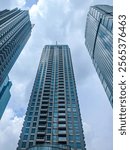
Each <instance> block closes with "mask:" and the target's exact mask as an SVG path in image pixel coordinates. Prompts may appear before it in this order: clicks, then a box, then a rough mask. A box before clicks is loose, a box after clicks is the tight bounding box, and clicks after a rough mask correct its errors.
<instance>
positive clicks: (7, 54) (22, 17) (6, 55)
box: [0, 8, 32, 109]
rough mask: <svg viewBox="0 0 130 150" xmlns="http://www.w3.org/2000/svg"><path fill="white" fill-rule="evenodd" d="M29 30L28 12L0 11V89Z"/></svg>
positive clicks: (17, 10) (29, 32)
mask: <svg viewBox="0 0 130 150" xmlns="http://www.w3.org/2000/svg"><path fill="white" fill-rule="evenodd" d="M31 29H32V25H31V22H30V18H29V14H28V11H25V10H20V9H17V8H15V9H13V10H3V11H0V88H2V84H3V82H4V81H5V79H6V78H7V76H8V73H9V71H10V70H11V68H12V66H13V65H14V63H15V61H16V60H17V58H18V56H19V54H20V52H21V51H22V49H23V47H24V46H25V44H26V42H27V41H28V39H29V37H30V34H31ZM2 91H4V89H3V90H2ZM9 97H10V96H8V98H9ZM5 101H6V100H5ZM5 103H6V102H5ZM5 103H4V104H5ZM2 108H3V106H2V103H1V104H0V109H2ZM4 108H5V106H4Z"/></svg>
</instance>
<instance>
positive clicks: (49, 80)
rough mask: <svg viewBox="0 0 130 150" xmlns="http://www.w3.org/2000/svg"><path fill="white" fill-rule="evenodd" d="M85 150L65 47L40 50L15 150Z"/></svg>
mask: <svg viewBox="0 0 130 150" xmlns="http://www.w3.org/2000/svg"><path fill="white" fill-rule="evenodd" d="M26 149H29V150H37V149H39V150H40V149H50V150H51V149H57V150H58V149H59V150H60V149H65V150H69V149H71V150H85V142H84V135H83V129H82V123H81V115H80V110H79V104H78V98H77V92H76V85H75V80H74V73H73V67H72V61H71V54H70V49H69V47H68V46H67V45H46V46H45V47H44V49H43V52H42V56H41V60H40V64H39V68H38V71H37V75H36V79H35V82H34V86H33V90H32V94H31V97H30V101H29V105H28V109H27V112H26V117H25V121H24V125H23V128H22V133H21V135H20V140H19V143H18V148H17V150H26Z"/></svg>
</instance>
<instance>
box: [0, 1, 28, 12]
mask: <svg viewBox="0 0 130 150" xmlns="http://www.w3.org/2000/svg"><path fill="white" fill-rule="evenodd" d="M25 4H26V0H13V1H12V0H3V1H0V10H3V9H13V8H16V7H18V8H22V7H23V6H24V5H25Z"/></svg>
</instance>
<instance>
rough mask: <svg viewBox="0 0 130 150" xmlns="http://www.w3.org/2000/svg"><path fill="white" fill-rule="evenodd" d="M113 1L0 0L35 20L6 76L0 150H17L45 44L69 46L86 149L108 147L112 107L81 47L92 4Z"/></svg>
mask: <svg viewBox="0 0 130 150" xmlns="http://www.w3.org/2000/svg"><path fill="white" fill-rule="evenodd" d="M95 4H110V5H112V0H104V1H103V0H39V1H38V0H0V10H2V9H6V8H8V9H12V8H15V7H19V8H22V9H29V12H30V17H31V22H32V23H33V24H35V26H34V28H33V30H32V34H31V37H30V39H29V41H28V43H27V44H26V46H25V47H24V49H23V51H22V52H21V54H20V56H19V58H18V59H17V61H16V63H15V65H14V66H13V68H12V70H11V72H10V74H9V76H10V80H11V81H12V83H13V85H12V87H11V99H10V101H9V103H8V106H7V108H6V111H5V113H4V115H3V117H2V120H1V121H0V150H15V149H16V147H17V143H18V140H19V135H20V132H21V128H22V124H23V119H24V115H25V112H26V109H27V104H28V101H29V97H30V94H31V90H32V86H33V82H34V78H35V75H36V71H37V68H38V64H39V60H40V55H41V52H42V49H43V47H44V45H46V44H55V43H56V41H58V44H68V45H69V47H70V49H71V54H72V61H73V67H74V73H75V79H76V84H77V92H78V97H79V103H80V111H81V115H82V121H83V125H84V134H85V141H86V145H87V149H88V150H112V149H113V148H112V108H111V105H110V103H109V101H108V98H107V96H106V94H105V92H104V89H103V87H102V85H101V83H100V80H99V78H98V76H97V73H96V71H95V69H94V66H93V64H92V61H91V58H90V56H89V54H88V51H87V49H86V47H85V44H84V43H85V38H84V32H85V23H86V16H87V12H88V9H89V7H90V5H95Z"/></svg>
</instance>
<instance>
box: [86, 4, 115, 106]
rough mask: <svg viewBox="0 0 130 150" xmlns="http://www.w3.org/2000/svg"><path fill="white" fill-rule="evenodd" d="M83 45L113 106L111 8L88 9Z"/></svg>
mask: <svg viewBox="0 0 130 150" xmlns="http://www.w3.org/2000/svg"><path fill="white" fill-rule="evenodd" d="M85 45H86V47H87V49H88V52H89V54H90V56H91V59H92V61H93V64H94V66H95V69H96V71H97V74H98V76H99V78H100V80H101V82H102V85H103V87H104V89H105V91H106V94H107V96H108V98H109V101H110V103H111V105H112V106H113V7H112V6H108V5H96V6H92V7H90V10H89V12H88V15H87V21H86V29H85Z"/></svg>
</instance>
